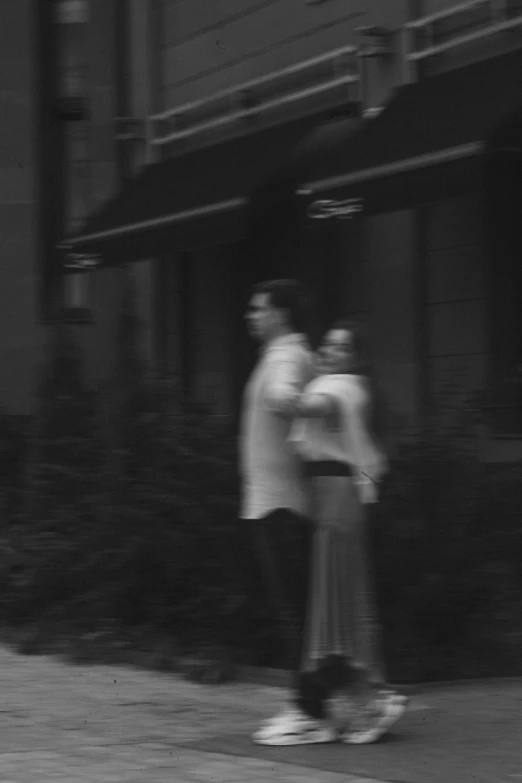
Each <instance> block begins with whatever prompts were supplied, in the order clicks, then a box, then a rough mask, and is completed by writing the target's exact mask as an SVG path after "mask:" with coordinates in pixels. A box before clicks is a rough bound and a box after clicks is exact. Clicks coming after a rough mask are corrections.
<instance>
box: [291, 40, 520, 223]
mask: <svg viewBox="0 0 522 783" xmlns="http://www.w3.org/2000/svg"><path fill="white" fill-rule="evenodd" d="M521 107H522V51H520V50H518V51H515V52H511V53H509V54H504V55H502V56H497V57H494V58H491V59H488V60H485V61H482V62H479V63H475V64H473V65H470V66H466V67H463V68H460V69H457V70H453V71H450V72H448V73H444V74H441V75H438V76H433V77H430V78H426V79H423V80H421V81H419V82H416V83H413V84H410V85H407V86H404V87H401V88H400V89H399V90H398V91H397V92H396V93H395V95H394V96H393V98H392V99H391V101H390V102H389V104H388V105H387V106H386V107H385V108H384V109H383V110H382V111H381V113H380V114H378V115H377V116H376V117H373V118H371V119H365V120H364V121H363V122H362V123H361V124H360V125H359V126H358V127H357V129H356V130H355V132H351V129H349V128H343V123H342V122H341V123H340V122H334V123H329V124H327V125H325V126H324V127H323V128H321V129H317V130H315V131H312V132H311V134H310V137H309V138H308V139H307V140H306V142H305V145H304V147H303V150H304V153H303V161H302V165H301V177H300V187H299V191H301V192H303V193H305V194H306V193H309V194H311V195H312V198H313V197H314V196H315V195H317V197H319V198H328V197H329V196H330V195H332V196H333V195H334V194H335V197H336V198H352V197H363V198H364V199H365V202H366V205H365V208H366V209H369V210H371V209H375V208H382V207H383V205H384V204H385V203H386V202H387V200H388V199H391V200H390V204H389V205H390V206H391V205H392V204H393V203H401V204H404V203H408V201H410V202H413V203H415V202H417V203H418V202H419V200H422V199H424V198H428V199H432V198H436V197H437V195H438V194H439V193H440V194H442V193H446V192H449V191H452V190H462V189H464V188H466V189H467V188H469V187H472V186H473V185H474V184H476V183H477V181H478V179H479V178H480V171H479V169H480V166H477V161H480V160H481V159H483V158H484V154H485V153H486V152H487V150H488V145H490V143H491V139H492V134H493V132H494V130H495V129H496V128H498V127H500V126H501V125H502V124H503V123H504V122H506V121H507V120H508V119H510V118H513V116H514V114H516V113H518V114H520V115H521V118H522V111H521ZM428 173H429V176H428ZM398 197H399V202H397V198H398Z"/></svg>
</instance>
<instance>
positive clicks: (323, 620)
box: [257, 321, 406, 745]
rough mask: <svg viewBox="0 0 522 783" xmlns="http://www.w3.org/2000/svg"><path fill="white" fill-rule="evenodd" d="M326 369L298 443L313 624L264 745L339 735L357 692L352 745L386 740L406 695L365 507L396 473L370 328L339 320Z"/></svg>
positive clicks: (308, 398) (308, 397) (297, 432)
mask: <svg viewBox="0 0 522 783" xmlns="http://www.w3.org/2000/svg"><path fill="white" fill-rule="evenodd" d="M319 370H320V375H319V377H318V378H316V380H314V381H312V382H311V383H310V384H309V385H308V387H307V388H306V389H305V391H304V393H303V395H302V397H301V400H300V402H299V406H298V419H297V421H296V424H295V426H294V430H293V433H292V436H291V440H292V441H293V443H294V446H295V448H296V449H297V450H298V453H299V454H300V456H301V457H302V459H303V464H304V467H305V471H306V474H307V475H308V478H309V481H308V485H309V491H310V507H311V510H312V514H311V515H312V519H313V520H314V522H315V523H316V532H315V538H314V552H313V557H312V571H311V583H310V604H309V612H308V623H307V625H308V627H307V632H306V638H305V649H304V654H303V661H302V668H301V673H300V676H299V680H298V683H297V693H296V697H295V699H294V704H295V706H294V708H293V711H292V710H291V711H287V712H286V713H285V714H283V715H282V716H281V717H279V718H276V719H272V721H271V722H269V723H268V724H267V725H266V727H265V728H264V730H263V731H262V732H260V733H259V734H258V738H257V741H261V742H263V743H264V744H271V745H289V744H309V743H314V742H328V741H332V740H333V739H334V738H336V736H337V735H336V733H334V732H333V731H332V721H331V720H330V716H329V715H328V709H327V706H328V701H329V700H330V699H331V697H332V696H333V695H334V694H336V693H339V692H342V691H348V692H349V694H350V697H351V698H350V702H351V715H350V717H349V727H348V728H347V729H345V730H344V731H343V733H342V734H341V739H342V740H343V741H344V742H346V743H348V744H366V743H370V742H375V741H376V740H378V739H379V738H380V737H381V736H382V735H383V734H384V733H385V732H386V731H387V730H388V729H389V728H390V726H391V725H393V724H394V723H395V722H396V721H397V720H398V719H399V718H400V717H401V715H402V714H403V713H404V711H405V708H406V699H405V697H403V696H400V695H399V694H397V693H395V692H393V691H392V690H391V689H390V688H389V687H388V686H387V685H386V682H385V677H384V673H383V669H382V665H381V661H380V651H379V638H378V636H379V633H378V623H377V620H376V616H375V609H374V602H373V596H372V588H371V582H370V576H369V569H368V564H367V545H366V526H365V518H364V517H365V515H364V505H365V504H366V503H372V502H375V501H376V500H377V489H378V482H379V480H380V479H381V477H382V475H383V473H384V472H385V470H386V459H385V456H384V453H383V450H382V449H381V448H379V446H378V445H377V443H378V441H379V429H380V418H381V416H380V414H381V411H380V408H379V406H378V404H377V403H378V400H377V399H376V395H375V393H374V390H373V389H372V384H371V381H370V375H369V367H368V363H367V361H366V358H365V353H364V348H363V341H362V337H361V329H360V326H359V325H358V324H356V323H353V322H350V321H342V322H340V323H338V324H336V325H335V326H334V327H333V328H332V329H331V330H330V331H329V332H328V333H327V335H326V337H325V339H324V342H323V345H322V349H321V352H320V365H319Z"/></svg>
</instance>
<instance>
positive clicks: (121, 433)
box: [0, 282, 522, 682]
mask: <svg viewBox="0 0 522 783" xmlns="http://www.w3.org/2000/svg"><path fill="white" fill-rule="evenodd" d="M123 290H124V295H123V298H122V308H121V315H120V335H119V343H120V345H119V349H118V356H119V361H118V366H117V367H116V369H115V373H114V377H113V379H112V381H111V384H110V385H108V386H106V387H105V388H103V389H100V390H99V391H98V392H97V393H96V394H93V393H91V392H89V391H88V390H87V388H86V386H85V382H84V378H83V370H82V362H81V354H80V350H79V348H78V345H77V343H76V341H75V339H74V334H73V333H71V332H70V331H69V327H67V326H66V325H63V324H62V325H58V326H57V327H56V329H55V333H54V335H53V339H52V341H51V344H50V347H49V356H48V359H47V362H46V366H45V371H44V373H43V377H42V382H41V389H40V396H39V406H38V410H37V411H36V413H35V415H34V416H33V417H32V419H31V421H29V422H27V421H26V422H22V421H20V420H17V419H16V418H14V417H12V416H9V415H7V414H3V415H2V416H1V417H0V490H1V493H0V494H1V501H2V519H3V525H2V528H1V530H0V581H1V587H2V598H3V600H2V602H1V604H0V625H2V626H3V627H4V629H21V631H20V630H19V631H18V635H17V636H16V638H17V639H18V641H19V642H20V643H21V646H22V649H25V650H26V651H27V652H29V651H31V650H32V649H47V648H48V646H49V645H51V646H52V644H53V643H55V642H56V640H58V639H61V638H67V639H69V642H70V640H71V639H73V640H76V642H75V644H76V645H77V647H76V648H75V647H74V645H73V647H72V648H71V649H73V651H74V649H76V651H77V653H78V654H79V655H81V654H82V653H81V651H79V650H80V647H81V650H83V651H84V652H85V649H86V647H88V645H89V644H91V645H93V646H94V647H96V645H97V644H98V645H100V644H101V645H102V646H103V644H106V646H107V649H108V648H109V647H110V648H111V649H112V650H115V649H119V650H120V653H121V648H122V647H126V648H128V650H127V653H128V654H130V653H129V649H130V650H131V651H132V650H133V649H147V650H149V651H152V652H154V650H155V653H154V654H155V655H156V659H157V660H160V662H161V663H162V665H164V666H165V667H167V668H168V667H170V666H171V665H172V662H173V660H174V658H175V657H176V654H177V652H179V650H185V651H186V650H190V651H191V652H192V653H197V652H198V651H201V650H205V651H208V650H214V651H215V650H222V649H228V650H232V653H230V654H231V655H232V656H233V657H234V658H235V659H236V660H239V661H242V662H245V663H254V664H264V665H277V664H278V662H279V661H278V633H277V629H276V626H275V623H274V620H273V618H272V614H271V611H270V608H269V607H268V606H266V605H265V606H263V604H262V601H261V606H260V604H259V596H256V601H257V603H255V602H253V598H252V596H251V595H250V594H249V592H248V589H247V587H246V586H245V584H244V581H243V575H244V574H245V567H244V566H245V562H246V564H247V568H248V567H250V565H251V567H252V568H254V567H255V563H254V555H253V553H252V552H251V551H250V550H248V548H246V547H245V538H244V531H242V530H241V527H240V525H239V524H238V521H237V494H238V480H237V475H236V442H235V434H234V432H233V427H232V426H231V424H230V422H228V421H227V420H224V419H220V418H218V417H215V416H212V415H211V414H210V413H209V412H207V411H205V410H197V409H192V410H187V409H186V408H183V407H181V406H180V405H176V404H175V401H176V395H175V392H174V390H173V388H172V387H171V386H170V385H169V383H167V382H164V381H162V382H152V381H150V379H147V377H146V373H145V370H144V368H143V366H142V365H141V362H140V359H139V352H138V349H137V342H138V328H137V327H138V325H137V322H136V319H135V317H134V315H133V313H134V304H133V291H132V286H131V285H130V283H129V282H128V283H127V284H126V285H125V286H124V289H123ZM454 399H455V396H454V395H453V393H449V392H448V394H447V395H446V396H445V397H444V399H443V400H442V402H441V406H440V410H439V411H435V413H434V416H433V421H432V422H431V423H430V427H429V428H428V431H426V432H424V433H423V435H422V437H421V436H418V437H411V438H410V439H409V440H405V441H404V442H403V443H402V445H400V446H399V447H398V448H397V450H396V453H395V455H394V456H393V458H392V466H391V471H390V474H389V477H388V479H387V480H386V482H385V484H384V486H383V491H382V499H381V503H380V504H379V505H378V506H376V507H375V508H373V509H372V512H371V520H370V523H371V524H370V529H371V547H372V560H373V563H374V571H375V576H376V584H377V595H378V603H379V610H380V614H381V618H382V624H383V636H384V648H385V655H386V659H387V662H388V666H389V669H390V675H391V677H392V679H394V680H396V681H403V682H406V681H419V680H427V679H431V680H433V679H441V678H442V679H448V678H453V677H466V676H486V675H491V674H495V675H502V674H520V673H521V664H520V660H521V659H522V656H521V655H520V653H521V651H522V565H521V563H522V525H521V524H520V517H519V509H520V508H521V507H522V466H521V465H511V466H508V467H497V468H496V469H492V468H490V467H486V466H484V465H483V464H482V463H481V462H480V460H479V458H478V454H477V449H476V439H475V438H473V436H472V430H473V426H474V423H475V422H474V417H475V415H476V406H475V405H474V404H472V403H471V402H470V403H468V404H467V405H463V404H462V402H458V403H457V404H454V402H453V401H454ZM249 558H252V562H251V563H249ZM241 560H243V561H245V562H243V563H241V562H240V561H241ZM254 603H255V605H256V607H257V608H256V612H257V614H253V611H254V610H253V608H252V607H253V606H254ZM24 634H25V635H24ZM79 639H80V640H82V645H80V647H78V644H79V643H78V640H79ZM46 645H47V647H46ZM152 652H151V654H152ZM120 653H118V654H120Z"/></svg>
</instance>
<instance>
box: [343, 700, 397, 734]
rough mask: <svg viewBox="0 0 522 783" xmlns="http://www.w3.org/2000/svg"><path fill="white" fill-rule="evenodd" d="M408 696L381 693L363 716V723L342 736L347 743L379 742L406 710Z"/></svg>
mask: <svg viewBox="0 0 522 783" xmlns="http://www.w3.org/2000/svg"><path fill="white" fill-rule="evenodd" d="M407 706H408V697H407V696H403V695H402V694H400V693H394V692H393V691H391V692H390V691H388V692H386V693H382V694H380V695H379V696H378V697H377V699H375V701H374V702H373V703H372V704H371V706H370V707H369V709H368V713H367V715H365V716H362V721H361V723H362V725H360V726H356V727H355V728H352V729H350V730H349V731H347V732H346V733H345V734H344V735H343V736H342V741H343V742H345V743H346V744H347V745H369V744H370V743H372V742H377V740H379V739H380V738H381V737H382V736H383V735H384V734H386V732H387V731H388V730H389V729H390V728H391V727H392V726H393V725H394V724H395V723H397V721H398V720H400V718H402V716H403V715H404V713H405V712H406V708H407Z"/></svg>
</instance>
